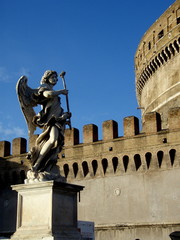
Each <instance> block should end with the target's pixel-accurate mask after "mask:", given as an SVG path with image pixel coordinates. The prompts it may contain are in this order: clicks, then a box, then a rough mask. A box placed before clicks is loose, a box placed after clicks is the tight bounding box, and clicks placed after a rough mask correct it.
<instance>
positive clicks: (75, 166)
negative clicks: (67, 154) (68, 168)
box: [73, 162, 78, 178]
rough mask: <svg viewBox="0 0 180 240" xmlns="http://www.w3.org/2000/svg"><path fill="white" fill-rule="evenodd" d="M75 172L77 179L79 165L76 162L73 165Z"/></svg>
mask: <svg viewBox="0 0 180 240" xmlns="http://www.w3.org/2000/svg"><path fill="white" fill-rule="evenodd" d="M73 172H74V177H75V178H76V176H77V174H78V164H77V163H76V162H75V163H73Z"/></svg>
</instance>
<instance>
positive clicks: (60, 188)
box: [11, 181, 83, 240]
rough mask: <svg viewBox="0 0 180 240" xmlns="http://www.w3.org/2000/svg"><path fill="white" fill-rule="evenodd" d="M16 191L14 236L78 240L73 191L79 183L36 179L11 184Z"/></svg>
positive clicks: (19, 238)
mask: <svg viewBox="0 0 180 240" xmlns="http://www.w3.org/2000/svg"><path fill="white" fill-rule="evenodd" d="M12 189H13V190H16V191H17V192H18V207H17V228H16V232H15V233H14V235H12V237H11V239H15V240H25V239H27V240H40V239H41V240H42V239H43V240H70V239H71V240H79V239H80V238H81V237H80V233H79V231H78V229H77V194H78V192H80V191H81V190H83V187H82V186H78V185H73V184H68V183H64V182H55V181H47V182H39V183H36V184H21V185H14V186H12Z"/></svg>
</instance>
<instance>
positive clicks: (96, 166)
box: [92, 160, 98, 176]
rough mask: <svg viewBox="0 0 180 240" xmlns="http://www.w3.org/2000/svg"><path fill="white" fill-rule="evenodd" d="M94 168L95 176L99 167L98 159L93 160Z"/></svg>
mask: <svg viewBox="0 0 180 240" xmlns="http://www.w3.org/2000/svg"><path fill="white" fill-rule="evenodd" d="M92 168H93V173H94V176H95V175H96V172H97V168H98V163H97V161H96V160H93V161H92Z"/></svg>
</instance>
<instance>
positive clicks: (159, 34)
mask: <svg viewBox="0 0 180 240" xmlns="http://www.w3.org/2000/svg"><path fill="white" fill-rule="evenodd" d="M163 36H164V30H162V31H160V32H159V33H158V39H160V38H162V37H163Z"/></svg>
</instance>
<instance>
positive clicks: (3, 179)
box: [0, 158, 25, 237]
mask: <svg viewBox="0 0 180 240" xmlns="http://www.w3.org/2000/svg"><path fill="white" fill-rule="evenodd" d="M0 169H1V171H0V237H2V236H3V237H10V236H11V235H12V234H13V233H14V232H15V230H16V215H17V192H16V191H13V190H12V189H11V185H13V184H21V183H23V182H24V179H25V171H24V170H22V165H21V164H19V163H15V162H10V161H8V160H7V159H5V158H0Z"/></svg>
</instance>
